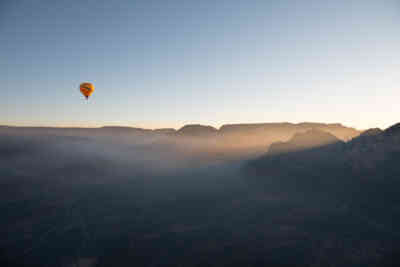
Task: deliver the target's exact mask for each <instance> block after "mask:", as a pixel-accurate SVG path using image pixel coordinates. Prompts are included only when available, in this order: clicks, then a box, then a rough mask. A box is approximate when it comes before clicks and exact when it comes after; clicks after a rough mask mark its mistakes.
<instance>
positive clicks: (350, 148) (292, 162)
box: [246, 124, 400, 187]
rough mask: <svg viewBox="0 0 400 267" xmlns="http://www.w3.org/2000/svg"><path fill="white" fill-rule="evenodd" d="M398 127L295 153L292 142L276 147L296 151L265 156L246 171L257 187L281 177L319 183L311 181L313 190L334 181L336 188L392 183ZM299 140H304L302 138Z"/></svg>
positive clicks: (399, 153) (399, 144)
mask: <svg viewBox="0 0 400 267" xmlns="http://www.w3.org/2000/svg"><path fill="white" fill-rule="evenodd" d="M399 126H400V125H399V124H396V125H394V126H392V127H390V128H388V129H386V130H385V131H383V132H382V131H379V130H376V129H373V130H370V131H367V132H366V133H365V134H363V135H360V136H359V137H356V138H354V139H353V140H351V141H349V142H347V143H343V142H336V143H331V144H328V145H323V146H320V147H315V148H313V149H297V148H298V147H299V146H296V144H295V142H293V141H290V142H288V143H286V144H279V145H277V146H278V148H279V146H280V149H281V150H285V149H286V150H288V148H287V147H286V146H289V147H290V148H292V147H295V148H296V149H297V150H296V151H293V152H291V153H286V154H280V155H277V154H276V153H268V154H266V155H264V156H262V157H259V158H257V159H255V160H252V161H250V162H249V163H248V164H247V166H246V169H247V171H249V172H251V173H253V174H255V175H256V176H257V177H258V178H255V179H256V180H257V181H258V182H260V183H261V184H262V183H263V179H265V181H267V180H269V182H270V179H282V177H285V178H284V179H289V180H290V179H296V181H297V182H298V183H299V184H302V183H304V184H310V183H308V182H307V181H309V179H310V177H319V178H318V179H319V182H318V183H317V182H315V181H314V183H313V186H316V184H323V183H325V184H331V183H332V181H334V182H335V183H336V186H339V187H340V186H341V185H343V186H344V184H346V183H347V182H349V181H350V180H353V179H355V177H357V179H363V180H366V179H368V180H375V181H376V180H381V181H383V180H385V179H390V180H393V179H394V178H396V176H397V175H400V165H399V164H398V163H397V161H398V158H399V157H400V131H399V128H400V127H399ZM303 138H304V139H306V140H308V139H307V137H306V135H305V136H304V137H303ZM293 139H296V138H293ZM332 141H333V139H332ZM290 145H292V146H290ZM282 147H283V148H282ZM272 149H273V151H274V150H276V149H277V148H274V147H272ZM399 181H400V180H399ZM320 182H321V183H320Z"/></svg>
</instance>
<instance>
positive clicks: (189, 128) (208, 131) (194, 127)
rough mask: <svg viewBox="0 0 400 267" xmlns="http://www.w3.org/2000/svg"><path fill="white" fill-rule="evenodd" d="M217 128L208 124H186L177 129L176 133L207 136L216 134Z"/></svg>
mask: <svg viewBox="0 0 400 267" xmlns="http://www.w3.org/2000/svg"><path fill="white" fill-rule="evenodd" d="M217 133H218V130H217V129H215V128H214V127H212V126H209V125H201V124H187V125H185V126H183V127H182V128H180V129H179V130H178V131H177V134H179V135H184V136H191V137H207V136H212V135H216V134H217Z"/></svg>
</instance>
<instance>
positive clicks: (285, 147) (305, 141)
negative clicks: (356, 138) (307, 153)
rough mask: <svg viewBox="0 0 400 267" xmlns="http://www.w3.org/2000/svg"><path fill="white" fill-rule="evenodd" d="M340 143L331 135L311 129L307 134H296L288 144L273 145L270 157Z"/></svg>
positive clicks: (269, 151) (270, 149) (278, 143)
mask: <svg viewBox="0 0 400 267" xmlns="http://www.w3.org/2000/svg"><path fill="white" fill-rule="evenodd" d="M338 142H340V140H339V139H338V138H337V137H335V136H334V135H332V134H330V133H327V132H324V131H321V130H318V129H311V130H309V131H306V132H301V133H296V134H295V135H294V136H293V137H292V138H291V139H290V140H289V141H288V142H277V143H273V144H272V145H271V146H270V147H269V150H268V155H277V154H283V153H290V152H296V151H300V150H306V149H311V148H317V147H322V146H325V145H329V144H333V143H338Z"/></svg>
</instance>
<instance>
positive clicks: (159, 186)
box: [0, 126, 400, 267]
mask: <svg viewBox="0 0 400 267" xmlns="http://www.w3.org/2000/svg"><path fill="white" fill-rule="evenodd" d="M263 127H264V126H263ZM285 127H286V126H285ZM290 127H292V126H290ZM239 128H240V127H239ZM117 130H121V129H117ZM235 130H236V128H235ZM281 130H282V129H279V131H281ZM303 130H304V131H302V133H300V134H297V135H296V132H294V133H293V134H292V135H291V136H292V139H290V140H288V138H287V136H285V138H282V140H281V143H275V144H273V145H271V147H272V148H273V149H271V151H270V153H267V150H268V146H269V145H270V144H271V143H265V148H263V149H264V150H265V152H264V153H263V154H262V155H261V154H251V155H250V154H246V153H244V155H245V156H243V157H238V156H237V155H240V153H239V152H238V151H237V148H235V149H236V150H235V153H236V154H235V157H230V156H229V155H230V154H229V153H232V149H231V150H229V149H226V147H224V149H226V151H228V152H229V153H228V152H226V153H221V150H218V151H215V150H213V149H208V150H204V146H203V145H201V146H199V147H201V148H202V149H200V148H199V147H197V146H196V142H200V143H201V142H204V140H203V139H201V140H200V141H199V139H198V134H196V133H195V134H193V131H192V132H191V133H190V134H191V136H193V135H195V136H196V138H195V139H193V140H191V139H190V141H188V138H189V137H185V138H186V139H185V141H184V142H185V145H184V146H183V147H181V146H179V145H177V141H176V140H178V139H177V138H182V137H176V133H175V132H173V133H172V134H173V135H174V137H173V138H174V139H173V141H171V140H170V139H169V138H167V139H168V140H166V139H165V137H160V136H161V135H160V136H158V135H157V138H154V137H152V138H150V139H149V138H147V137H145V136H146V133H140V136H138V135H137V134H136V135H134V137H132V133H129V134H126V133H124V134H118V136H117V138H115V136H116V135H117V133H116V132H115V131H116V129H113V132H112V134H111V136H112V137H109V135H110V134H105V135H104V136H103V135H96V137H93V135H92V134H90V135H88V134H85V133H83V134H79V135H77V134H70V133H69V134H61V133H59V132H58V133H54V132H49V131H47V130H46V129H39V130H38V131H36V132H35V133H32V132H28V131H23V132H24V134H21V129H13V130H10V129H5V130H4V129H3V130H2V131H1V133H0V177H1V180H0V183H1V187H0V190H1V191H0V207H1V208H0V211H1V214H0V226H1V227H0V231H1V233H0V236H1V237H2V238H1V239H0V266H80V267H83V266H399V264H400V257H399V256H398V255H399V254H400V253H399V252H400V251H399V249H398V248H400V227H399V225H400V224H399V222H400V195H399V194H398V190H399V188H400V187H399V186H400V179H399V178H400V177H399V174H400V165H399V163H400V162H399V159H400V158H399V157H400V154H399V151H400V131H399V127H398V126H393V127H392V128H389V129H387V130H386V131H379V130H372V131H368V132H365V133H363V134H361V135H360V136H359V137H354V138H353V140H351V141H348V140H344V141H347V142H346V143H345V142H344V141H343V138H338V139H337V140H336V139H335V137H334V136H330V135H327V134H326V132H324V133H321V131H323V130H324V129H322V130H321V129H320V128H319V129H318V130H311V131H309V132H308V130H309V129H303ZM18 131H20V132H18ZM40 131H42V132H40ZM186 131H187V129H186ZM207 131H208V132H212V136H214V135H213V131H214V130H212V129H211V130H210V129H208V130H207ZM38 133H40V134H38ZM157 134H158V133H157ZM168 134H171V133H170V132H168ZM235 134H237V133H236V132H235ZM253 134H254V133H253ZM257 134H259V135H262V133H261V132H258V133H257ZM330 134H332V132H331V133H330ZM232 136H234V135H231V136H230V137H229V138H233V137H232ZM245 137H246V136H245ZM245 137H243V136H242V138H245ZM190 138H191V137H190ZM201 138H210V136H206V137H201ZM213 138H214V141H215V140H217V141H220V140H221V139H215V137H213ZM218 138H220V137H218ZM276 139H278V140H279V138H278V137H277V136H274V141H276ZM207 140H208V139H207ZM309 140H316V141H315V142H314V141H313V142H309ZM318 140H322V141H323V142H322V141H321V142H317V141H318ZM207 142H208V141H207ZM268 142H269V141H268ZM189 144H190V145H189ZM253 145H254V144H253ZM259 146H260V148H258V149H257V151H259V150H261V149H262V146H261V144H260V145H259ZM243 149H245V147H243V145H241V147H240V151H242V150H243ZM252 149H253V150H254V146H252ZM254 151H255V150H254ZM272 152H273V153H272ZM227 155H228V156H227Z"/></svg>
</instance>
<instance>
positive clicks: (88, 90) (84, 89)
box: [79, 83, 94, 100]
mask: <svg viewBox="0 0 400 267" xmlns="http://www.w3.org/2000/svg"><path fill="white" fill-rule="evenodd" d="M79 90H80V91H81V93H82V94H83V95H84V96H85V97H86V100H87V99H88V98H89V96H90V95H91V94H92V93H93V92H94V85H93V84H92V83H81V85H80V86H79Z"/></svg>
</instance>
